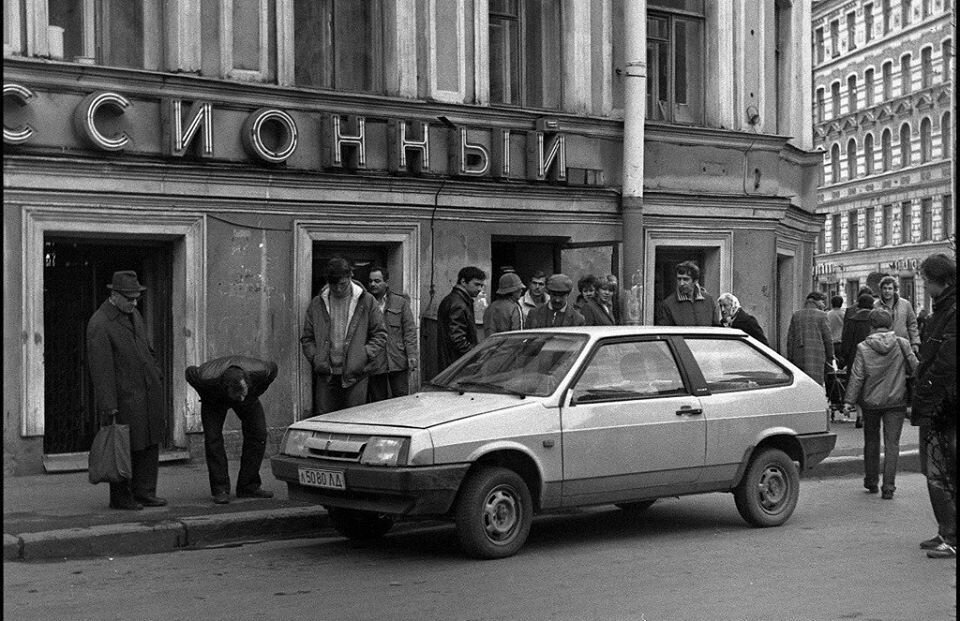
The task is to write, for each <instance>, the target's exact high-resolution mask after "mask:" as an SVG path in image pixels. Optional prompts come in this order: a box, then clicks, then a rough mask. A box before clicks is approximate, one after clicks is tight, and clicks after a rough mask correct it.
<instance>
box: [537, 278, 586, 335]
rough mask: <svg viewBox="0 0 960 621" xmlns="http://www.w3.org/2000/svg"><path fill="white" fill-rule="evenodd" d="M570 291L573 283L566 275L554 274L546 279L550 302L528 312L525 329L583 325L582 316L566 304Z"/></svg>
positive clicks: (584, 322) (584, 321)
mask: <svg viewBox="0 0 960 621" xmlns="http://www.w3.org/2000/svg"><path fill="white" fill-rule="evenodd" d="M572 290H573V281H572V280H571V279H570V277H569V276H567V275H566V274H554V275H553V276H551V277H550V278H548V279H547V295H548V296H549V297H550V301H549V302H547V303H546V304H544V305H543V306H539V307H537V308H535V309H533V310H532V311H530V313H529V314H528V315H527V326H526V327H528V328H561V327H564V326H582V325H585V324H586V320H585V319H584V318H583V315H581V314H580V313H579V312H578V311H577V310H576V309H574V308H573V306H572V305H571V304H568V303H567V302H568V298H569V296H570V291H572Z"/></svg>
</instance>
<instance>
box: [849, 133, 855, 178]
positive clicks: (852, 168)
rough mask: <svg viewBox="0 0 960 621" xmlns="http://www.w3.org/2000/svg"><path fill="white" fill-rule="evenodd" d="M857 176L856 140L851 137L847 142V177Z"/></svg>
mask: <svg viewBox="0 0 960 621" xmlns="http://www.w3.org/2000/svg"><path fill="white" fill-rule="evenodd" d="M856 178H857V141H856V140H854V139H853V138H851V139H850V140H849V142H847V179H856Z"/></svg>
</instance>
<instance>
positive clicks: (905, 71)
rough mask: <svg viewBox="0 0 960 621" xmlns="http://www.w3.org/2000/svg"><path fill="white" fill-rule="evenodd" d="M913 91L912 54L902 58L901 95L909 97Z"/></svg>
mask: <svg viewBox="0 0 960 621" xmlns="http://www.w3.org/2000/svg"><path fill="white" fill-rule="evenodd" d="M912 90H913V75H912V74H911V73H910V54H904V55H903V56H901V57H900V94H901V95H909V94H910V92H911V91H912Z"/></svg>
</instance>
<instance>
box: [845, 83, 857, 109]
mask: <svg viewBox="0 0 960 621" xmlns="http://www.w3.org/2000/svg"><path fill="white" fill-rule="evenodd" d="M856 111H857V76H856V75H852V76H850V77H849V78H847V112H848V113H850V112H856Z"/></svg>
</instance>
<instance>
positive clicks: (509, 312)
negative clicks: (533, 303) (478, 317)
mask: <svg viewBox="0 0 960 621" xmlns="http://www.w3.org/2000/svg"><path fill="white" fill-rule="evenodd" d="M522 295H523V281H522V280H520V277H519V276H517V275H516V274H512V273H511V274H504V275H503V276H501V277H500V282H499V287H498V288H497V292H496V298H495V299H494V300H493V302H492V303H491V304H490V306H489V307H487V310H486V311H484V313H483V335H484V336H485V337H486V336H490V335H491V334H496V333H497V332H506V331H508V330H522V329H523V325H524V316H523V308H521V307H520V296H522ZM534 310H536V309H534ZM531 312H532V311H531Z"/></svg>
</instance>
